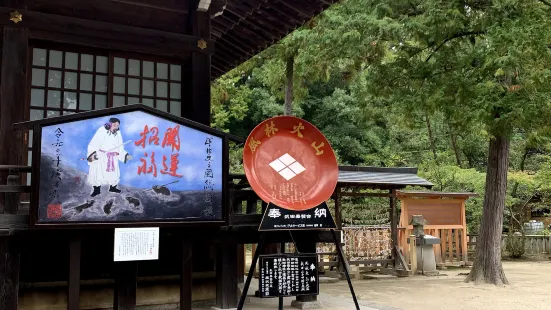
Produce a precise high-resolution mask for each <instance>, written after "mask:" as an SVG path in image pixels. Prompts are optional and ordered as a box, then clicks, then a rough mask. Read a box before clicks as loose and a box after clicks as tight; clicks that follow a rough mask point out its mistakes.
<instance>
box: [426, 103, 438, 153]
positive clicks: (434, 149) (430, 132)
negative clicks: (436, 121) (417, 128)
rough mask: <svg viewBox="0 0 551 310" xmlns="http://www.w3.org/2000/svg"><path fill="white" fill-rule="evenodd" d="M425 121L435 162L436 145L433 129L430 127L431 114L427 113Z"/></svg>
mask: <svg viewBox="0 0 551 310" xmlns="http://www.w3.org/2000/svg"><path fill="white" fill-rule="evenodd" d="M425 120H426V122H427V130H428V132H429V142H430V149H431V150H432V155H433V156H434V160H436V143H435V142H434V134H433V133H432V128H431V126H430V118H429V113H425Z"/></svg>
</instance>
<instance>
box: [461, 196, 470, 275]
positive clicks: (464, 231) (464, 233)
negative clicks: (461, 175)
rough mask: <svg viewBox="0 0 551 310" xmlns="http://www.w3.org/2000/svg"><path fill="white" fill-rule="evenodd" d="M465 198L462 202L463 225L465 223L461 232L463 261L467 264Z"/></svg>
mask: <svg viewBox="0 0 551 310" xmlns="http://www.w3.org/2000/svg"><path fill="white" fill-rule="evenodd" d="M465 213H466V212H465V200H463V201H462V202H461V225H463V229H462V234H461V241H462V242H461V243H462V244H461V247H462V248H463V261H464V262H465V264H467V262H468V261H469V248H468V246H467V219H466V218H465Z"/></svg>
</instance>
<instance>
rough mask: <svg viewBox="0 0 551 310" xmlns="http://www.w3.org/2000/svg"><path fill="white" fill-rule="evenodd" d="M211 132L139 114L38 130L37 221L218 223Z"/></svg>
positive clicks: (218, 167) (219, 141)
mask: <svg viewBox="0 0 551 310" xmlns="http://www.w3.org/2000/svg"><path fill="white" fill-rule="evenodd" d="M209 129H210V128H209ZM212 132H214V130H212ZM212 132H211V133H209V132H207V131H204V130H199V129H196V128H193V126H187V125H186V123H185V122H184V123H182V122H177V121H175V120H174V119H167V118H164V117H160V116H159V115H155V114H153V113H149V112H147V111H142V110H137V111H128V112H119V113H115V114H110V115H101V116H97V117H91V118H86V119H77V120H73V121H65V122H60V123H57V124H45V125H44V126H42V127H41V133H40V152H39V156H40V172H39V175H40V177H39V184H40V187H39V190H38V194H37V195H38V199H37V200H38V207H37V215H36V217H37V218H36V223H78V222H92V223H94V222H95V223H97V222H108V223H118V222H141V221H158V222H175V221H176V222H187V221H203V222H208V221H221V220H223V212H222V204H223V202H222V200H223V197H222V196H223V195H222V194H223V190H222V185H223V181H222V180H223V163H222V162H223V158H222V157H223V156H222V154H223V143H224V142H223V138H222V137H221V136H219V135H215V134H213V133H212ZM34 154H36V155H38V154H37V152H36V151H35V152H34ZM36 155H35V156H36ZM33 186H35V184H33ZM35 201H36V200H35Z"/></svg>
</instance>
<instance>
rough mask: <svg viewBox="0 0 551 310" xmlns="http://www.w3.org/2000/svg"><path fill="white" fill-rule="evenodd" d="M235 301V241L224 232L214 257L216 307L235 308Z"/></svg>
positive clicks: (236, 297)
mask: <svg viewBox="0 0 551 310" xmlns="http://www.w3.org/2000/svg"><path fill="white" fill-rule="evenodd" d="M237 299H238V296H237V240H236V239H235V237H234V236H231V235H228V232H226V234H225V236H224V235H223V236H222V237H221V240H220V243H219V244H218V251H217V256H216V307H217V308H219V309H231V308H236V307H237Z"/></svg>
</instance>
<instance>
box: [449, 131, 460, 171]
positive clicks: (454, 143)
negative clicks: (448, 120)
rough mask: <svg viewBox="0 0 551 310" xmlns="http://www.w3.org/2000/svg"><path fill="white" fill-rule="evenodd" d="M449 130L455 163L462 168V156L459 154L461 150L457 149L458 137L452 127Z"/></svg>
mask: <svg viewBox="0 0 551 310" xmlns="http://www.w3.org/2000/svg"><path fill="white" fill-rule="evenodd" d="M449 129H450V140H451V143H452V148H453V153H454V154H455V163H456V164H457V166H459V167H461V154H460V153H459V149H458V148H457V136H456V135H455V132H454V130H453V128H452V126H451V125H449Z"/></svg>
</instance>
